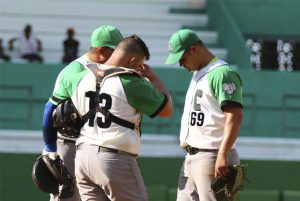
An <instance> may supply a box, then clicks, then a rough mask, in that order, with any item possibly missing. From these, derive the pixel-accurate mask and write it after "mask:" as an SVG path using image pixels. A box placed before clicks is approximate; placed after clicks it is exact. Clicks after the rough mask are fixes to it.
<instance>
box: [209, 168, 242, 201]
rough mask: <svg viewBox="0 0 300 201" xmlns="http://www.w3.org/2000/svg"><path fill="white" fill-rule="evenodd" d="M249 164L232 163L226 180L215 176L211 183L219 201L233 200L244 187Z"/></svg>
mask: <svg viewBox="0 0 300 201" xmlns="http://www.w3.org/2000/svg"><path fill="white" fill-rule="evenodd" d="M246 167H247V165H232V166H229V167H228V175H227V177H226V180H223V179H220V178H215V179H214V180H213V182H212V184H211V188H212V190H213V191H214V192H215V195H216V198H217V200H218V201H233V199H234V197H235V196H236V195H237V193H238V191H239V190H241V189H242V187H243V184H244V181H245V180H247V179H246V177H245V170H246Z"/></svg>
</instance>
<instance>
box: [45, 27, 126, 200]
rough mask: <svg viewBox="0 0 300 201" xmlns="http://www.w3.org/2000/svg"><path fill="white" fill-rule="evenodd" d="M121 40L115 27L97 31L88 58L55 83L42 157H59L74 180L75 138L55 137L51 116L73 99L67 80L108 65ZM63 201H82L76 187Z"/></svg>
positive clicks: (48, 106)
mask: <svg viewBox="0 0 300 201" xmlns="http://www.w3.org/2000/svg"><path fill="white" fill-rule="evenodd" d="M121 40H122V36H121V34H120V32H119V30H118V29H117V28H115V27H114V26H110V25H104V26H102V27H99V28H97V29H95V30H94V31H93V33H92V35H91V48H90V49H89V51H88V52H87V53H86V54H84V55H83V56H81V57H80V58H78V59H76V60H74V61H73V62H71V63H70V64H69V65H67V66H66V67H65V68H64V69H63V70H62V71H61V72H60V74H59V75H58V77H57V80H56V83H55V87H54V91H53V95H52V97H51V98H50V99H49V101H48V102H47V103H46V105H45V110H44V117H43V135H44V142H45V148H44V151H43V153H44V154H49V155H50V156H52V157H54V155H56V154H58V155H59V156H60V157H61V159H62V160H63V162H64V164H65V166H66V167H67V168H68V170H69V171H70V173H71V174H72V175H73V177H74V178H75V175H74V159H75V152H76V147H75V141H76V138H70V137H64V136H62V135H61V134H60V133H58V134H56V133H57V130H56V128H54V127H53V123H52V113H53V111H54V109H55V108H56V107H57V105H58V104H59V103H61V102H62V101H64V100H67V99H70V97H71V95H72V94H70V93H69V91H68V85H67V82H68V79H70V80H74V81H78V80H76V79H77V78H76V76H74V77H73V75H75V74H77V73H81V72H82V71H85V66H86V65H88V64H89V63H93V62H96V63H104V62H105V61H107V59H108V58H109V57H110V55H111V54H112V52H113V51H114V49H115V48H116V46H117V44H118V43H119V42H120V41H121ZM57 138H58V139H57ZM50 200H51V201H55V200H58V198H57V197H55V196H53V195H51V199H50ZM61 200H64V201H80V197H79V192H78V189H77V187H76V189H75V193H74V195H73V197H72V198H70V199H61Z"/></svg>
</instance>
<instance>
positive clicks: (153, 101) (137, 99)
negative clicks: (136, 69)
mask: <svg viewBox="0 0 300 201" xmlns="http://www.w3.org/2000/svg"><path fill="white" fill-rule="evenodd" d="M119 78H120V80H121V83H122V85H123V88H124V92H125V95H126V98H127V102H128V103H129V104H130V105H131V106H132V107H134V108H136V109H137V110H139V111H140V112H142V113H144V114H146V115H148V116H149V117H154V116H155V115H157V114H158V113H159V112H160V111H158V110H161V109H162V108H163V107H162V105H163V104H165V98H166V97H165V95H164V94H163V93H160V92H158V91H157V90H156V89H155V88H154V87H153V85H152V84H151V83H149V82H148V81H147V80H145V79H143V78H141V77H138V76H135V75H128V74H124V75H119Z"/></svg>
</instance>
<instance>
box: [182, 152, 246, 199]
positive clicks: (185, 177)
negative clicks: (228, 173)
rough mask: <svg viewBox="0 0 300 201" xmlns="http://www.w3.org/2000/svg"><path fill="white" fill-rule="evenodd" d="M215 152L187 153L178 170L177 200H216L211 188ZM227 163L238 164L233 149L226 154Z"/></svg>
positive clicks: (238, 161)
mask: <svg viewBox="0 0 300 201" xmlns="http://www.w3.org/2000/svg"><path fill="white" fill-rule="evenodd" d="M216 159H217V152H199V153H197V154H195V155H189V154H187V155H186V157H185V160H184V163H183V165H182V168H181V170H180V176H179V182H178V190H177V201H216V198H215V195H214V192H213V191H212V189H211V183H212V179H213V178H214V173H215V163H216ZM228 161H229V165H233V164H237V165H239V164H240V160H239V156H238V153H237V151H236V150H235V149H233V150H231V151H230V153H229V154H228Z"/></svg>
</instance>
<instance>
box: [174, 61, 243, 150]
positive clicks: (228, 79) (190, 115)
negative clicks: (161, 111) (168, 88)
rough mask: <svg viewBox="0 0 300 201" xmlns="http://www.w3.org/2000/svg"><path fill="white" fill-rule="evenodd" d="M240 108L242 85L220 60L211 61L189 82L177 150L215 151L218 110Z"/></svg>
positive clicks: (220, 122) (220, 125)
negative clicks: (230, 106)
mask: <svg viewBox="0 0 300 201" xmlns="http://www.w3.org/2000/svg"><path fill="white" fill-rule="evenodd" d="M226 104H235V105H238V106H240V107H242V82H241V79H240V77H239V75H238V74H237V72H235V71H233V70H232V69H230V68H229V66H228V64H227V63H225V62H224V61H222V60H219V59H217V58H214V59H213V60H212V61H211V62H210V63H209V64H208V65H207V66H206V67H204V68H202V69H201V70H199V71H196V72H195V73H194V75H193V77H192V79H191V82H190V86H189V88H188V91H187V94H186V100H185V106H184V112H183V115H182V119H181V130H180V144H181V147H185V146H187V145H190V146H192V147H196V148H202V149H218V148H219V147H220V144H221V142H222V139H223V135H224V126H225V115H224V113H223V111H222V106H224V105H226Z"/></svg>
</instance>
